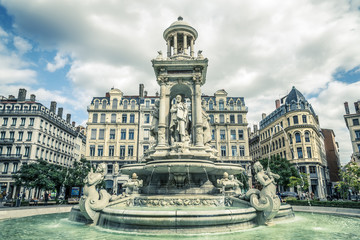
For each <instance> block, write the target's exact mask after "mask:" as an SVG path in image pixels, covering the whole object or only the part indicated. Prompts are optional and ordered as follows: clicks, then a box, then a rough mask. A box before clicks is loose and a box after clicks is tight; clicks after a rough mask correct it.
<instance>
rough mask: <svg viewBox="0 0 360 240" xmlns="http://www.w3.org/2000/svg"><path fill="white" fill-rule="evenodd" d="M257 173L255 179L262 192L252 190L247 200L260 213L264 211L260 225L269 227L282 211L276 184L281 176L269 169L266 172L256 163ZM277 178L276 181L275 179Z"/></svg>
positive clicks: (247, 194)
mask: <svg viewBox="0 0 360 240" xmlns="http://www.w3.org/2000/svg"><path fill="white" fill-rule="evenodd" d="M254 170H255V172H256V175H255V179H256V180H257V181H258V182H259V183H260V184H261V185H262V186H263V188H262V190H261V191H259V190H257V189H250V190H249V191H248V192H247V193H246V195H245V198H246V199H249V200H250V203H251V205H252V206H253V207H254V208H255V209H256V210H258V211H263V212H262V214H261V215H260V219H259V222H260V224H265V225H269V224H270V223H271V220H272V219H273V218H274V217H275V216H276V214H277V212H278V211H279V209H280V205H281V203H280V199H279V197H278V196H277V195H276V182H275V179H279V178H280V176H279V175H277V174H275V173H272V172H271V171H270V169H269V168H268V170H267V171H264V169H263V166H262V165H261V163H260V162H256V163H254ZM274 178H275V179H274Z"/></svg>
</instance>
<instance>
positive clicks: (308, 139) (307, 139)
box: [305, 132, 310, 142]
mask: <svg viewBox="0 0 360 240" xmlns="http://www.w3.org/2000/svg"><path fill="white" fill-rule="evenodd" d="M305 142H310V133H309V132H305Z"/></svg>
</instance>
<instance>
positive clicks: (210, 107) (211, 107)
mask: <svg viewBox="0 0 360 240" xmlns="http://www.w3.org/2000/svg"><path fill="white" fill-rule="evenodd" d="M209 110H214V103H213V101H212V100H210V101H209Z"/></svg>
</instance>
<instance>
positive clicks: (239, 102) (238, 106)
mask: <svg viewBox="0 0 360 240" xmlns="http://www.w3.org/2000/svg"><path fill="white" fill-rule="evenodd" d="M236 110H241V101H240V100H237V101H236Z"/></svg>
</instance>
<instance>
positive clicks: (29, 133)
mask: <svg viewBox="0 0 360 240" xmlns="http://www.w3.org/2000/svg"><path fill="white" fill-rule="evenodd" d="M27 134H28V135H27V139H26V141H31V137H32V132H28V133H27Z"/></svg>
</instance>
